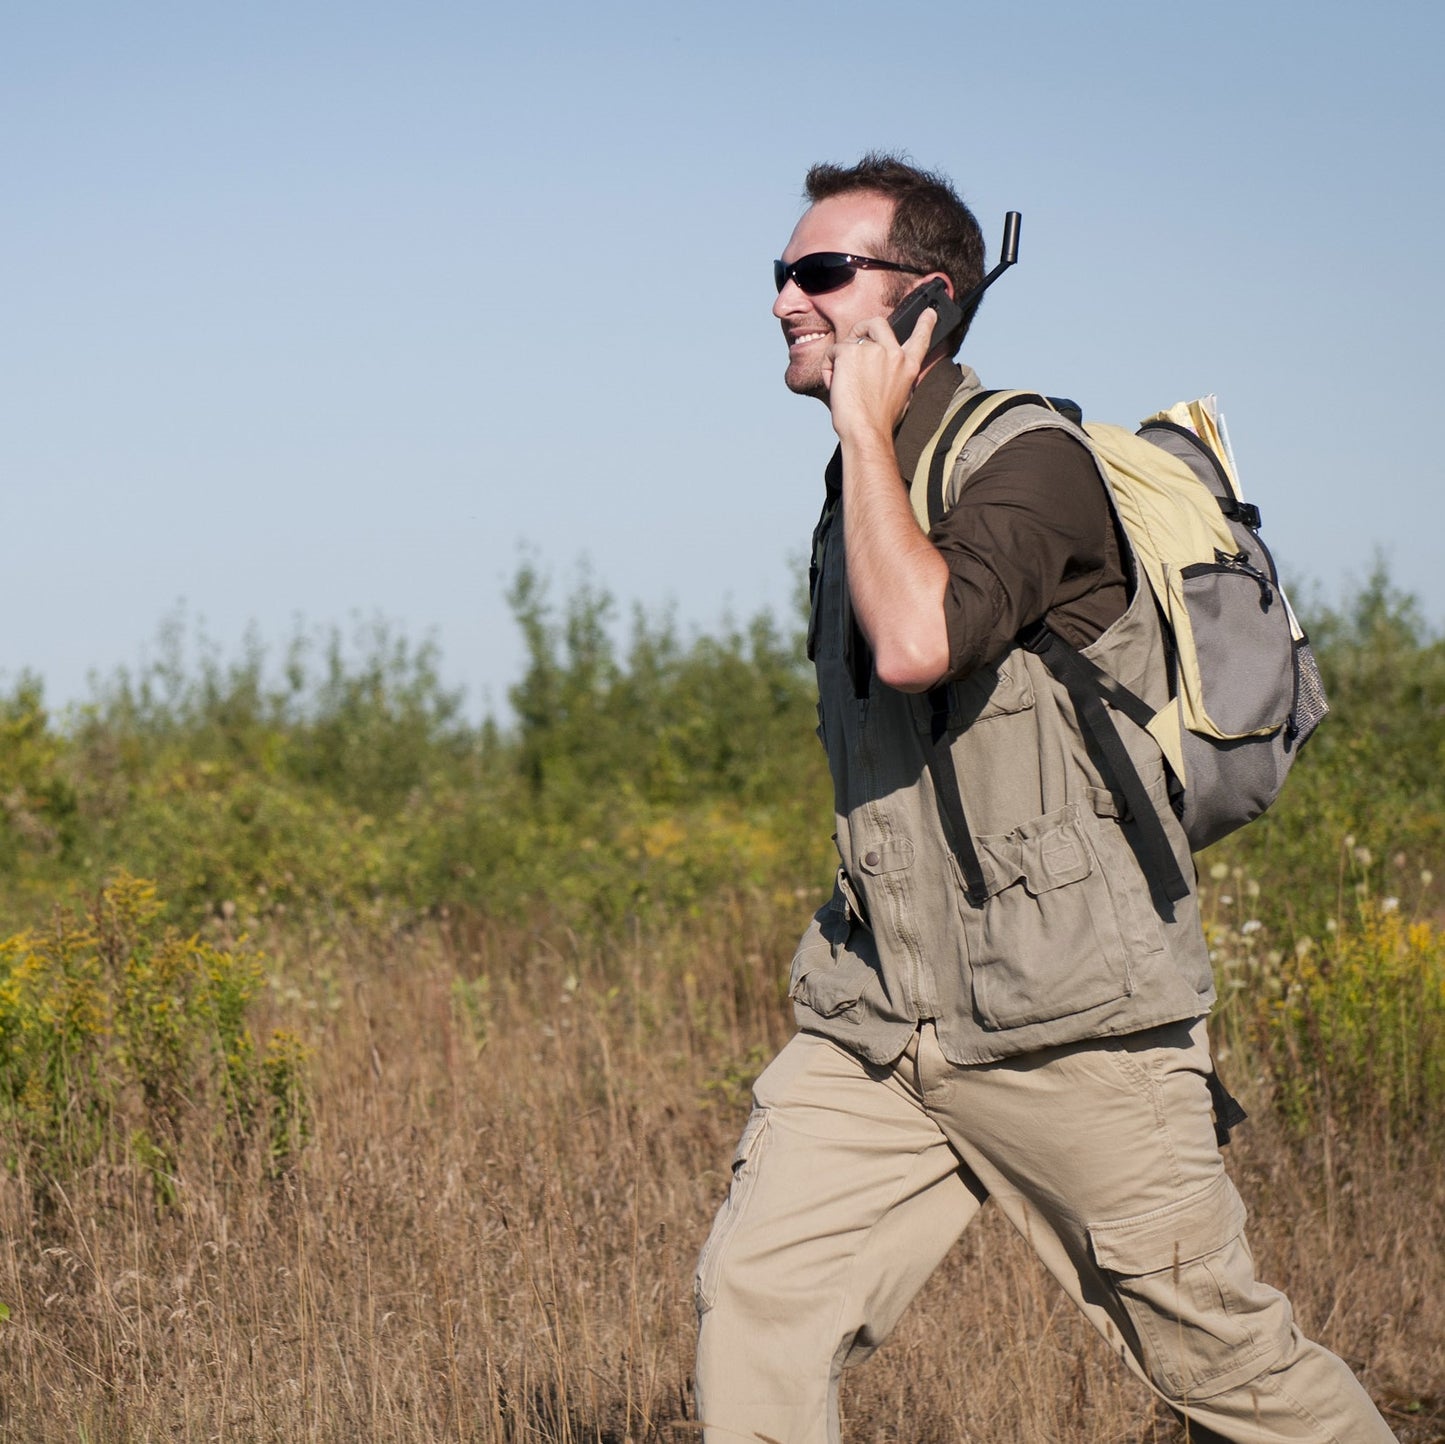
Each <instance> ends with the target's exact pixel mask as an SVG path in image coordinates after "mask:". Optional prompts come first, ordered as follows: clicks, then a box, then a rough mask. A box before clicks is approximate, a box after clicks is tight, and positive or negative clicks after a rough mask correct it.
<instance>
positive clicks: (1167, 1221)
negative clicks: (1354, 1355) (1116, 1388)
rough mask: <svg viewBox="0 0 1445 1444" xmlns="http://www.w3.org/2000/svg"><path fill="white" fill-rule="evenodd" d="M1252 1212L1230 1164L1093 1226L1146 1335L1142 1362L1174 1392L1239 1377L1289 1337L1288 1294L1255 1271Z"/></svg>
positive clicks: (1209, 1391)
mask: <svg viewBox="0 0 1445 1444" xmlns="http://www.w3.org/2000/svg"><path fill="white" fill-rule="evenodd" d="M1244 1219H1245V1210H1244V1203H1243V1201H1242V1200H1241V1199H1240V1197H1239V1194H1238V1193H1237V1192H1236V1191H1235V1188H1234V1185H1233V1184H1232V1183H1231V1182H1230V1181H1229V1179H1228V1177H1227V1176H1226V1175H1224V1174H1222V1173H1221V1174H1220V1175H1219V1177H1218V1178H1216V1179H1215V1181H1214V1182H1213V1183H1211V1184H1209V1185H1208V1187H1206V1188H1204V1189H1201V1190H1200V1191H1199V1192H1198V1193H1195V1194H1191V1195H1190V1196H1189V1197H1188V1198H1183V1199H1180V1200H1179V1202H1177V1203H1172V1204H1169V1205H1167V1206H1165V1207H1164V1208H1157V1209H1154V1210H1153V1211H1152V1212H1150V1213H1146V1214H1140V1215H1138V1216H1136V1217H1134V1218H1123V1219H1114V1220H1111V1221H1108V1222H1104V1223H1095V1224H1091V1225H1090V1226H1089V1229H1088V1235H1089V1244H1090V1247H1091V1248H1092V1250H1093V1253H1094V1259H1095V1262H1096V1263H1097V1264H1098V1265H1099V1267H1100V1268H1101V1269H1102V1270H1103V1271H1104V1273H1105V1274H1106V1276H1107V1277H1108V1278H1109V1280H1110V1281H1111V1283H1112V1285H1113V1288H1114V1291H1115V1293H1116V1294H1117V1296H1118V1298H1119V1301H1120V1303H1121V1304H1122V1306H1123V1308H1124V1311H1125V1313H1126V1314H1127V1315H1128V1317H1129V1321H1130V1322H1131V1323H1132V1324H1133V1326H1134V1330H1135V1333H1136V1334H1137V1336H1138V1341H1139V1354H1140V1362H1141V1363H1142V1364H1143V1366H1144V1370H1145V1372H1146V1373H1147V1374H1148V1376H1149V1378H1150V1379H1151V1380H1152V1381H1153V1382H1154V1383H1155V1384H1156V1385H1157V1386H1158V1387H1159V1388H1160V1389H1161V1390H1162V1391H1163V1392H1164V1393H1165V1395H1167V1396H1168V1397H1169V1398H1171V1399H1175V1400H1187V1399H1191V1398H1193V1399H1205V1398H1210V1397H1212V1396H1213V1395H1216V1394H1221V1393H1224V1392H1225V1391H1226V1390H1227V1389H1231V1388H1235V1387H1238V1386H1239V1385H1241V1384H1243V1383H1246V1382H1247V1381H1248V1380H1250V1379H1253V1378H1256V1377H1257V1376H1258V1375H1259V1374H1261V1373H1263V1372H1264V1371H1265V1370H1266V1369H1267V1368H1269V1367H1270V1365H1271V1364H1272V1363H1273V1361H1274V1360H1276V1359H1277V1358H1279V1357H1280V1356H1281V1355H1282V1354H1283V1352H1284V1351H1285V1349H1286V1348H1287V1347H1288V1345H1289V1341H1290V1337H1291V1329H1292V1324H1293V1319H1292V1316H1291V1313H1290V1307H1289V1301H1288V1300H1287V1299H1286V1298H1285V1297H1284V1295H1283V1294H1281V1293H1279V1292H1277V1291H1276V1290H1274V1289H1271V1288H1269V1287H1267V1286H1265V1285H1263V1284H1260V1283H1258V1282H1257V1281H1256V1279H1255V1277H1254V1259H1253V1257H1252V1256H1251V1254H1250V1252H1249V1245H1248V1243H1247V1242H1246V1241H1245V1238H1244Z"/></svg>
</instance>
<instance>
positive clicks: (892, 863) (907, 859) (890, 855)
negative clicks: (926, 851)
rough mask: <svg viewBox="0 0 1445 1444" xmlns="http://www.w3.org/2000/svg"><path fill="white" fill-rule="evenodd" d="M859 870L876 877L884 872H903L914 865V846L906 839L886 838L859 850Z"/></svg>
mask: <svg viewBox="0 0 1445 1444" xmlns="http://www.w3.org/2000/svg"><path fill="white" fill-rule="evenodd" d="M856 861H857V864H858V870H859V871H860V872H866V873H870V874H872V875H873V876H874V877H876V876H877V875H878V874H879V873H884V872H901V871H902V870H903V869H904V868H905V867H912V865H913V844H912V843H911V842H910V841H909V840H908V839H907V838H906V837H885V838H883V839H881V840H880V841H878V842H870V843H868V844H867V846H866V847H863V848H861V849H860V850H859V852H858V856H857V859H856Z"/></svg>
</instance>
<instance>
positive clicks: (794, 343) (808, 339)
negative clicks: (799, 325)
mask: <svg viewBox="0 0 1445 1444" xmlns="http://www.w3.org/2000/svg"><path fill="white" fill-rule="evenodd" d="M827 337H828V333H827V332H826V331H800V332H798V334H797V335H796V336H790V337H789V338H788V350H789V351H796V350H798V349H799V348H800V347H803V346H811V345H812V344H813V342H814V341H824V340H826V339H827Z"/></svg>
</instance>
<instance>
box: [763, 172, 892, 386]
mask: <svg viewBox="0 0 1445 1444" xmlns="http://www.w3.org/2000/svg"><path fill="white" fill-rule="evenodd" d="M892 221H893V202H892V201H891V200H889V199H888V197H887V196H880V195H877V194H876V193H874V192H871V191H853V192H851V193H849V194H846V195H841V196H830V197H829V198H828V199H827V200H822V201H819V202H817V204H816V205H813V206H810V207H809V208H808V210H807V211H805V212H804V213H803V218H802V219H801V220H800V221H799V222H798V224H797V225H796V226H795V227H794V228H793V234H792V237H791V238H790V239H789V241H788V245H787V249H786V250H784V252H783V257H782V258H783V260H784V261H786V262H789V263H791V262H793V261H797V260H801V259H802V257H804V256H808V255H812V254H813V252H814V251H843V252H845V253H847V254H848V255H854V256H875V257H879V258H882V259H887V256H886V247H887V244H888V227H889V226H890V224H891V223H892ZM919 279H920V278H919V277H916V276H903V275H900V274H899V273H898V272H897V271H872V270H869V271H855V272H854V274H853V279H852V280H851V281H849V282H848V284H847V285H845V286H840V287H839V288H838V289H837V290H836V291H826V292H824V293H823V294H822V295H820V296H805V295H804V294H803V292H802V291H800V290H799V289H798V284H797V282H796V281H793V280H789V281H788V283H787V284H786V285H785V286H784V287H783V289H782V290H781V291H779V292H778V299H777V300H776V301H775V302H774V303H773V315H775V316H776V317H777V318H778V320H779V321H781V322H782V325H783V335H784V337H785V338H786V339H787V342H788V369H787V371H786V372H785V373H784V375H783V380H784V381H785V382H786V384H787V387H788V389H789V390H790V391H796V392H797V393H798V394H799V395H800V396H816V397H818V399H819V400H820V401H823V402H825V403H826V401H827V399H828V388H827V386H825V385H824V383H823V366H824V363H825V362H826V361H827V359H828V351H829V348H830V347H832V346H833V345H835V344H836V343H837V342H838V341H840V340H847V338H848V334H849V332H850V331H851V329H852V328H853V326H854V325H856V324H857V323H858V322H859V321H866V320H868V319H869V318H871V317H873V316H886V315H887V314H888V313H889V312H890V311H891V310H892V309H893V307H894V305H895V304H896V302H897V299H898V297H899V296H900V295H902V294H903V293H904V292H906V291H907V290H908V289H909V288H910V287H912V286H915V285H917V284H918V281H919Z"/></svg>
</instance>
